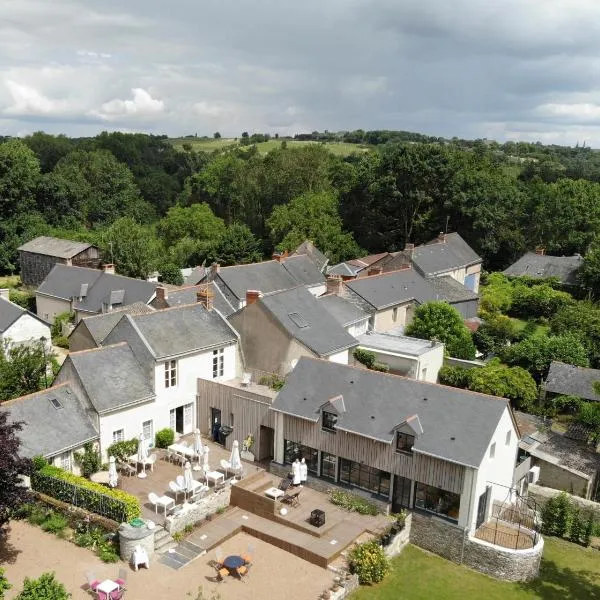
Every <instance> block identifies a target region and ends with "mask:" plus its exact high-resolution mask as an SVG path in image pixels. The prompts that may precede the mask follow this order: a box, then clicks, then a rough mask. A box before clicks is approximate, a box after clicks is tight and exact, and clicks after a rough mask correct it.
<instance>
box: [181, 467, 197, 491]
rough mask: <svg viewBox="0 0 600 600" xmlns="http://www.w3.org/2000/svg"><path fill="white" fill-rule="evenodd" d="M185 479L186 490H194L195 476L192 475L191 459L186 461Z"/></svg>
mask: <svg viewBox="0 0 600 600" xmlns="http://www.w3.org/2000/svg"><path fill="white" fill-rule="evenodd" d="M183 481H184V482H185V483H184V485H185V491H186V492H192V491H193V489H194V478H193V477H192V465H191V464H190V461H189V460H188V461H186V463H185V467H184V468H183Z"/></svg>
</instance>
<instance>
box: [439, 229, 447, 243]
mask: <svg viewBox="0 0 600 600" xmlns="http://www.w3.org/2000/svg"><path fill="white" fill-rule="evenodd" d="M438 243H439V244H445V243H446V234H445V233H444V232H443V231H440V235H438Z"/></svg>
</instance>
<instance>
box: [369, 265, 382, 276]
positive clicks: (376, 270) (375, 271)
mask: <svg viewBox="0 0 600 600" xmlns="http://www.w3.org/2000/svg"><path fill="white" fill-rule="evenodd" d="M382 273H383V267H382V266H381V265H376V266H374V267H371V268H370V269H369V270H368V271H367V277H371V275H381V274H382Z"/></svg>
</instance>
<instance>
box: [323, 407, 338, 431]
mask: <svg viewBox="0 0 600 600" xmlns="http://www.w3.org/2000/svg"><path fill="white" fill-rule="evenodd" d="M336 423H337V415H336V414H335V413H330V412H326V411H323V419H322V422H321V427H322V429H324V430H325V431H330V432H331V433H335V424H336Z"/></svg>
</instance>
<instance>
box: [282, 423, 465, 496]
mask: <svg viewBox="0 0 600 600" xmlns="http://www.w3.org/2000/svg"><path fill="white" fill-rule="evenodd" d="M283 423H284V426H283V430H284V433H283V437H284V439H286V440H292V441H294V442H298V443H301V444H303V445H305V446H310V447H311V448H316V449H318V450H321V451H322V452H327V453H329V454H334V455H335V456H339V457H342V458H348V459H350V460H353V461H356V462H359V463H364V464H366V465H369V466H370V467H375V468H376V469H380V470H382V471H387V472H389V473H394V474H395V475H400V476H401V477H407V478H409V479H414V480H416V481H420V482H421V483H425V484H427V485H431V486H434V487H438V488H441V489H443V490H446V491H448V492H453V493H455V494H461V493H462V491H463V482H464V472H465V468H464V467H462V466H461V465H457V464H454V463H451V462H447V461H445V460H441V459H438V458H433V457H430V456H425V455H422V454H418V453H417V452H411V453H404V452H396V450H395V445H394V444H384V443H383V442H378V441H375V440H372V439H369V438H366V437H362V436H359V435H355V434H352V433H345V432H344V431H339V430H338V431H337V433H335V434H331V433H327V432H324V431H322V430H321V426H320V423H319V422H317V423H312V422H310V421H306V420H304V419H299V418H296V417H291V416H288V415H285V416H284V419H283Z"/></svg>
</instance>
